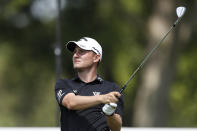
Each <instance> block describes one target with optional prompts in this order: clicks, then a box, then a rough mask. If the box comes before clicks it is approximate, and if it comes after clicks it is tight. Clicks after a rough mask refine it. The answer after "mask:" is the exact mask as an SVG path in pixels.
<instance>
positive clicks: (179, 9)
mask: <svg viewBox="0 0 197 131" xmlns="http://www.w3.org/2000/svg"><path fill="white" fill-rule="evenodd" d="M185 11H186V8H185V7H183V6H181V7H177V8H176V14H177V16H178V19H177V20H176V21H175V22H174V24H173V25H172V26H171V27H170V29H169V31H168V32H167V33H166V34H165V35H164V37H163V38H162V39H161V40H160V41H159V42H158V43H157V44H156V45H155V46H154V47H153V49H152V50H151V51H150V52H149V53H148V54H147V55H146V56H145V57H144V59H143V60H142V62H141V63H140V65H139V66H138V67H137V69H136V70H135V71H134V72H133V73H132V74H131V76H130V77H129V79H128V81H127V82H126V83H125V84H124V85H123V87H122V88H121V90H120V94H122V93H123V91H124V90H125V88H126V87H127V85H128V84H129V82H130V81H131V80H132V79H133V77H134V76H135V74H136V73H137V72H138V71H139V70H140V69H141V68H142V67H143V65H144V64H145V62H146V61H147V60H148V59H149V58H150V56H151V55H152V54H153V52H154V51H155V50H156V49H157V48H158V47H159V46H160V45H161V43H162V42H163V40H164V39H165V38H166V37H167V35H168V34H169V33H170V32H171V31H172V30H173V29H174V28H175V27H176V25H177V24H178V22H179V21H180V20H181V18H182V17H183V15H184V14H185Z"/></svg>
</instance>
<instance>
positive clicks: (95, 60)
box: [94, 54, 101, 62]
mask: <svg viewBox="0 0 197 131" xmlns="http://www.w3.org/2000/svg"><path fill="white" fill-rule="evenodd" d="M100 57H101V56H100V55H98V54H96V55H95V59H94V62H99V61H100Z"/></svg>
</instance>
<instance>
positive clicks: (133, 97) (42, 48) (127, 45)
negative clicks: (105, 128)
mask: <svg viewBox="0 0 197 131" xmlns="http://www.w3.org/2000/svg"><path fill="white" fill-rule="evenodd" d="M178 6H185V7H186V8H187V12H186V14H185V16H184V17H183V19H182V20H181V21H180V23H179V24H178V25H177V27H176V28H175V30H174V31H172V32H171V33H170V35H169V36H168V37H167V39H165V41H164V42H163V43H162V45H161V46H160V48H159V49H158V50H157V51H156V52H155V53H154V54H153V56H152V57H151V59H150V60H149V61H148V62H147V63H146V64H145V65H144V67H143V68H142V70H141V71H140V72H138V74H137V75H136V76H135V78H134V79H133V80H132V81H131V82H130V83H129V85H128V87H127V89H126V90H125V92H124V98H125V104H124V115H123V126H127V127H197V88H196V82H197V75H196V74H197V73H196V72H197V51H196V49H197V44H196V36H197V17H196V14H197V1H195V0H61V1H60V6H59V9H58V0H0V126H1V127H21V126H22V127H55V126H59V107H58V105H57V102H56V100H55V94H54V85H55V81H56V79H58V78H60V77H61V78H72V77H73V76H74V75H75V72H74V70H73V69H72V59H71V57H72V54H71V53H69V52H68V51H67V50H66V48H65V44H66V42H68V41H70V40H78V39H80V38H81V37H84V36H88V37H92V38H95V39H96V40H97V41H98V42H99V43H100V44H101V45H102V47H103V60H102V62H101V64H100V66H99V72H98V74H100V75H101V76H102V78H104V79H106V80H109V81H114V82H116V83H117V84H118V85H120V86H122V85H123V84H124V83H125V82H126V81H127V80H128V78H129V76H130V75H131V73H132V72H133V71H134V70H135V69H136V67H137V66H138V65H139V64H140V62H141V60H142V59H143V58H144V56H145V55H146V54H147V53H148V52H149V51H150V50H151V49H152V47H153V46H154V45H155V44H156V43H157V42H158V41H159V40H160V39H161V38H162V37H163V36H164V34H165V33H166V32H167V31H168V30H169V28H170V26H171V25H172V24H173V22H174V21H175V20H176V19H177V16H176V12H175V11H176V7H178Z"/></svg>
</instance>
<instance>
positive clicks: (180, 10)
mask: <svg viewBox="0 0 197 131" xmlns="http://www.w3.org/2000/svg"><path fill="white" fill-rule="evenodd" d="M185 11H186V8H185V7H178V8H176V14H177V16H178V19H177V20H176V21H175V22H174V24H173V25H172V26H171V27H170V29H169V31H168V32H167V33H166V35H165V36H164V37H163V38H162V39H161V40H160V41H159V42H158V43H157V44H156V45H155V46H154V47H153V49H152V50H151V51H150V52H149V53H148V54H147V55H146V56H145V57H144V59H143V60H142V62H141V63H140V65H139V66H138V68H137V69H136V70H135V71H134V72H133V74H131V76H130V77H129V80H128V81H127V82H126V83H125V84H124V85H123V87H122V88H121V90H120V94H122V93H123V91H124V90H125V88H126V87H127V85H128V83H129V82H130V81H131V80H132V79H133V77H134V76H135V74H136V73H137V72H138V71H139V70H140V69H141V68H142V66H143V65H144V64H145V62H146V61H147V60H148V59H149V57H150V56H151V55H152V54H153V52H154V51H155V50H156V49H157V48H158V47H159V45H160V44H161V43H162V41H163V40H164V39H165V38H166V37H167V35H168V34H169V33H170V31H171V30H172V29H173V28H174V27H175V26H176V25H177V23H178V22H179V21H180V20H181V18H182V17H183V15H184V13H185ZM103 116H105V115H104V113H103V112H101V115H100V116H99V117H98V118H97V119H95V120H94V121H93V122H92V123H90V124H89V126H91V125H92V124H94V123H95V122H96V121H98V120H99V119H101V118H102V117H103Z"/></svg>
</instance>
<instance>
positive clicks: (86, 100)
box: [62, 92, 120, 110]
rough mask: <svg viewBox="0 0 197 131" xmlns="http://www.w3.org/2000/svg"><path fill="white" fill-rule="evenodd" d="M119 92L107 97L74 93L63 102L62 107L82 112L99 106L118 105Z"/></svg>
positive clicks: (109, 94) (65, 97)
mask: <svg viewBox="0 0 197 131" xmlns="http://www.w3.org/2000/svg"><path fill="white" fill-rule="evenodd" d="M118 97H120V93H119V92H110V93H108V94H105V95H96V96H79V95H75V94H74V93H68V94H67V95H65V96H64V98H63V100H62V105H63V106H65V107H67V108H68V109H70V110H82V109H87V108H90V107H93V106H95V105H98V104H106V103H110V102H113V103H117V102H118Z"/></svg>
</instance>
